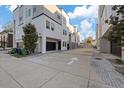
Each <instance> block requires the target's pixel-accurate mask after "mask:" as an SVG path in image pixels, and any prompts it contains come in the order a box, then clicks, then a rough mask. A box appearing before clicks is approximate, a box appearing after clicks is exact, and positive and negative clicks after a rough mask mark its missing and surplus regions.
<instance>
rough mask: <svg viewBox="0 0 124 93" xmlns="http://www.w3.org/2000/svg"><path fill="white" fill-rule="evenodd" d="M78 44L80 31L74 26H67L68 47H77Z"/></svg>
mask: <svg viewBox="0 0 124 93" xmlns="http://www.w3.org/2000/svg"><path fill="white" fill-rule="evenodd" d="M79 44H80V33H79V32H78V31H77V27H76V26H72V25H70V26H69V45H68V46H69V49H74V48H78V47H79Z"/></svg>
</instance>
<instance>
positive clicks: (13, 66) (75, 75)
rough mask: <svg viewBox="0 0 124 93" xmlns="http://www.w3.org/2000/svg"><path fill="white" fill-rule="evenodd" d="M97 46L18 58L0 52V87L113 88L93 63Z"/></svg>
mask: <svg viewBox="0 0 124 93" xmlns="http://www.w3.org/2000/svg"><path fill="white" fill-rule="evenodd" d="M94 51H95V50H93V49H74V50H70V51H63V52H56V53H48V54H38V55H34V56H29V57H24V58H15V57H12V56H9V55H8V54H6V53H5V52H1V51H0V87H14V88H16V87H26V88H28V87H29V88H31V87H33V88H35V87H36V88H42V87H45V88H57V87H58V88H69V87H70V88H85V87H111V86H109V84H106V83H105V82H104V81H103V80H102V78H101V77H100V75H99V74H98V73H97V72H96V69H94V67H93V66H92V64H91V63H92V60H93V53H94Z"/></svg>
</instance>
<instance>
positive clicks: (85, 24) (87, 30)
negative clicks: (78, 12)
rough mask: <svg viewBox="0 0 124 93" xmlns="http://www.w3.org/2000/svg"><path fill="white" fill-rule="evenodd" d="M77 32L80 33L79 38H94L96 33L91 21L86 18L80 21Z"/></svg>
mask: <svg viewBox="0 0 124 93" xmlns="http://www.w3.org/2000/svg"><path fill="white" fill-rule="evenodd" d="M79 32H80V33H81V39H83V40H84V39H85V38H87V37H93V39H95V36H96V35H95V31H94V29H93V23H92V21H88V20H87V19H85V20H83V21H81V23H80V30H79Z"/></svg>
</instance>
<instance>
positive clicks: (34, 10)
mask: <svg viewBox="0 0 124 93" xmlns="http://www.w3.org/2000/svg"><path fill="white" fill-rule="evenodd" d="M35 13H36V7H33V15H34V14H35Z"/></svg>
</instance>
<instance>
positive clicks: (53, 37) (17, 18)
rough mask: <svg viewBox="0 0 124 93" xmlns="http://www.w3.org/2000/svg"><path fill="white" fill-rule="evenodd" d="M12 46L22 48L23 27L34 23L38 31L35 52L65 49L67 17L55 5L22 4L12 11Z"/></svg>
mask: <svg viewBox="0 0 124 93" xmlns="http://www.w3.org/2000/svg"><path fill="white" fill-rule="evenodd" d="M13 13H14V38H13V39H14V40H13V41H14V42H13V47H19V48H23V47H24V44H23V41H22V35H24V33H23V29H22V28H23V27H24V26H25V25H26V24H27V23H32V24H34V25H35V27H36V30H37V33H38V42H37V48H36V51H37V52H41V53H46V52H47V51H53V50H67V43H68V42H69V40H68V34H69V33H68V29H67V25H68V24H69V17H68V16H67V15H66V13H65V12H64V11H63V10H62V9H60V8H58V7H57V6H55V5H23V6H18V7H17V8H16V9H15V10H14V11H13Z"/></svg>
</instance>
